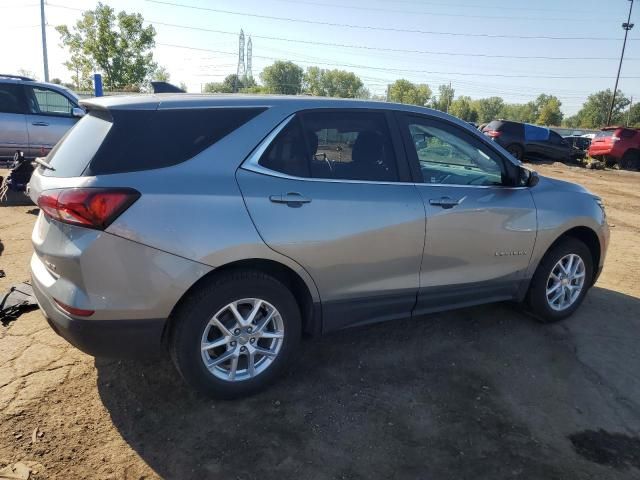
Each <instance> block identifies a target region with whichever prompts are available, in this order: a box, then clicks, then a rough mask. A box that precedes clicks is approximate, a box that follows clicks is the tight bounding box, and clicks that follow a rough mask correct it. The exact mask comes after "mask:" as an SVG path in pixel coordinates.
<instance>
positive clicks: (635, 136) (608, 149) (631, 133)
mask: <svg viewBox="0 0 640 480" xmlns="http://www.w3.org/2000/svg"><path fill="white" fill-rule="evenodd" d="M589 156H591V157H595V158H601V159H604V160H605V161H606V162H607V163H608V164H613V163H617V164H618V165H619V166H620V168H625V169H629V170H640V130H638V129H635V128H625V127H605V128H603V129H602V130H601V131H600V132H598V133H597V134H596V136H595V138H594V139H593V140H592V141H591V146H590V147H589Z"/></svg>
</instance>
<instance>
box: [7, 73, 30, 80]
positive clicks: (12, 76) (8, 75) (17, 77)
mask: <svg viewBox="0 0 640 480" xmlns="http://www.w3.org/2000/svg"><path fill="white" fill-rule="evenodd" d="M0 77H3V78H15V79H16V80H24V81H25V82H35V80H34V79H33V78H29V77H23V76H22V75H11V74H4V73H0Z"/></svg>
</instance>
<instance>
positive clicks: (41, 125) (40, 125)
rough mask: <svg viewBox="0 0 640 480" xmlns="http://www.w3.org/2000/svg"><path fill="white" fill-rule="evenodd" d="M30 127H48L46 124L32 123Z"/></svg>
mask: <svg viewBox="0 0 640 480" xmlns="http://www.w3.org/2000/svg"><path fill="white" fill-rule="evenodd" d="M31 125H35V126H36V127H48V126H49V124H48V123H47V122H33V123H32V124H31Z"/></svg>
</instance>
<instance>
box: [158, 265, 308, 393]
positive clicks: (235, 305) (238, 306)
mask: <svg viewBox="0 0 640 480" xmlns="http://www.w3.org/2000/svg"><path fill="white" fill-rule="evenodd" d="M172 325H173V329H172V332H171V335H170V350H171V355H172V358H173V361H174V363H175V365H176V367H177V369H178V371H179V372H180V374H181V375H182V377H183V378H184V379H185V380H186V382H187V383H188V384H189V385H191V386H192V387H194V388H195V389H197V390H199V391H201V392H202V393H204V394H206V395H209V396H212V397H218V398H234V397H238V396H243V395H248V394H251V393H254V392H256V391H258V390H260V389H262V388H264V387H266V386H267V385H269V384H270V383H271V382H273V381H274V380H275V379H276V378H277V377H278V376H279V375H280V373H281V372H282V370H283V369H284V368H285V367H286V366H287V364H288V360H289V358H290V357H291V354H292V353H293V352H294V351H295V349H296V347H297V345H298V343H299V341H300V332H301V321H300V312H299V308H298V305H297V303H296V301H295V298H294V297H293V295H292V294H291V292H290V291H289V290H288V289H287V288H286V287H285V286H284V285H283V284H282V283H281V282H280V281H279V280H278V279H276V278H274V277H272V276H270V275H267V274H264V273H261V272H257V271H238V272H233V273H229V274H224V275H222V276H220V277H219V278H217V279H216V280H214V281H213V282H211V283H210V284H209V285H207V286H206V287H204V288H202V289H201V290H200V291H199V292H197V293H196V294H194V295H193V296H192V297H191V298H188V299H187V300H186V301H185V302H184V304H183V305H182V306H181V307H180V308H179V309H178V311H177V312H176V315H175V316H174V318H173V319H172Z"/></svg>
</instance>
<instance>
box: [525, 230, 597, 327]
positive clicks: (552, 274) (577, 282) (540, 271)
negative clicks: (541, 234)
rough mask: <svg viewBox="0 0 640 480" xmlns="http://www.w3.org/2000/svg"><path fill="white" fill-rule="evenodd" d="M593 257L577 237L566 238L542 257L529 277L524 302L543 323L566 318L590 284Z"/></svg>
mask: <svg viewBox="0 0 640 480" xmlns="http://www.w3.org/2000/svg"><path fill="white" fill-rule="evenodd" d="M592 278H593V260H592V257H591V252H590V251H589V248H588V247H587V246H586V245H585V244H584V243H582V242H581V241H580V240H577V239H574V238H567V239H565V240H562V241H561V242H560V243H558V244H557V245H555V246H554V247H552V248H551V249H550V250H549V251H548V252H547V254H546V255H545V256H544V258H543V259H542V261H541V262H540V265H538V268H537V270H536V272H535V274H534V276H533V279H532V280H531V285H530V287H529V292H528V295H527V303H528V306H529V309H530V310H531V312H532V313H533V314H534V315H535V316H536V318H537V319H538V320H540V321H541V322H544V323H548V322H555V321H558V320H562V319H563V318H566V317H568V316H569V315H571V314H572V313H573V312H575V311H576V309H577V308H578V307H579V306H580V304H581V303H582V300H583V299H584V296H585V295H586V293H587V291H588V290H589V288H590V287H591V279H592Z"/></svg>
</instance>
